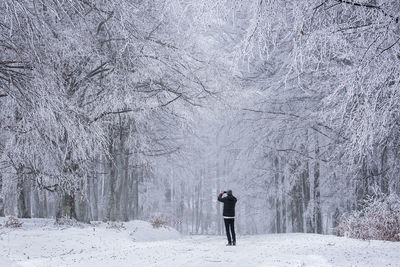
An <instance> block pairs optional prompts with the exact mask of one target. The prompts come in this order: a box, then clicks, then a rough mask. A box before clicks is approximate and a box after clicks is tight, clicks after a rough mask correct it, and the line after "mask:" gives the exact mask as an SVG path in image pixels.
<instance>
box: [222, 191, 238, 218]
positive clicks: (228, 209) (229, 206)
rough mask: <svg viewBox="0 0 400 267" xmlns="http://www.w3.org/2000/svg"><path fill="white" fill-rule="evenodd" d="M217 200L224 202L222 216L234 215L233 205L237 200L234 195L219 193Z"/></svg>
mask: <svg viewBox="0 0 400 267" xmlns="http://www.w3.org/2000/svg"><path fill="white" fill-rule="evenodd" d="M218 201H220V202H222V203H224V212H223V213H222V215H223V216H226V217H235V205H236V201H237V199H236V197H234V196H230V195H228V196H226V197H222V194H219V196H218Z"/></svg>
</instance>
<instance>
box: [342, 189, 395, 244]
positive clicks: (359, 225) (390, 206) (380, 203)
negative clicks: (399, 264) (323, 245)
mask: <svg viewBox="0 0 400 267" xmlns="http://www.w3.org/2000/svg"><path fill="white" fill-rule="evenodd" d="M336 233H337V235H339V236H349V237H352V238H359V239H368V240H369V239H377V240H388V241H400V198H399V196H397V195H394V194H392V195H390V196H387V197H384V198H375V199H371V200H369V201H368V202H367V205H366V206H365V208H364V209H362V210H361V211H356V212H354V213H353V214H352V215H350V216H349V217H348V218H343V220H342V222H341V223H340V224H339V226H338V228H337V232H336Z"/></svg>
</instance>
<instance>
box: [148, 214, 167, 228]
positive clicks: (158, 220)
mask: <svg viewBox="0 0 400 267" xmlns="http://www.w3.org/2000/svg"><path fill="white" fill-rule="evenodd" d="M151 225H152V226H153V228H160V227H166V226H167V222H166V221H165V220H163V219H162V218H161V217H157V218H155V219H154V220H152V221H151Z"/></svg>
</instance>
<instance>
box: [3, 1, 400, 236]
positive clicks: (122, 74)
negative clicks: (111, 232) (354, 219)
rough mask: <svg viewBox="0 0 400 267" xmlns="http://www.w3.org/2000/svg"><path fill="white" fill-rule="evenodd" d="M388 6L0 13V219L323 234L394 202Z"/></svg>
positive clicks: (95, 6)
mask: <svg viewBox="0 0 400 267" xmlns="http://www.w3.org/2000/svg"><path fill="white" fill-rule="evenodd" d="M399 11H400V3H398V1H394V0H392V1H390V0H388V1H379V0H359V1H352V0H349V1H346V0H299V1H277V0H269V1H266V0H259V1H240V0H234V1H232V0H220V1H211V0H199V1H189V0H170V1H167V0H135V1H129V0H118V1H105V0H93V1H90V0H60V1H44V0H40V1H28V0H17V1H12V0H4V1H2V2H1V3H0V12H1V14H3V16H2V17H1V18H0V51H1V52H0V107H1V112H0V191H1V194H0V216H4V215H16V216H18V217H21V218H29V217H53V218H65V217H67V218H74V219H77V220H79V221H84V222H89V221H97V220H104V221H117V220H118V221H127V220H132V219H138V218H140V219H150V220H152V219H154V218H157V217H158V218H161V219H162V220H165V221H166V222H167V223H168V224H170V225H172V226H174V227H176V228H177V229H179V230H181V231H182V232H184V233H192V234H200V233H202V234H206V233H208V234H211V233H212V234H215V233H218V234H221V233H222V232H223V226H222V218H221V212H222V211H221V206H220V204H219V203H218V202H217V201H216V197H217V194H218V192H219V191H220V190H221V189H232V190H233V193H234V195H235V196H237V197H238V199H239V202H238V206H237V219H236V220H237V227H238V232H240V233H242V234H257V233H268V232H275V233H281V232H311V233H333V232H334V229H335V227H337V226H338V225H339V223H340V222H342V221H343V219H344V217H348V216H349V215H350V214H351V213H353V212H355V211H359V210H361V209H363V207H364V205H365V203H366V201H367V200H369V199H370V198H373V197H383V196H388V195H390V194H393V195H397V196H398V195H399V194H400V180H399V177H398V173H399V167H400V165H399V160H398V159H399V152H400V151H399V149H400V146H399V141H400V139H399V126H400V125H399V115H400V113H399V103H400V99H399V77H400V75H399V74H400V73H399V70H400V65H399V64H398V63H399V61H400V50H399V48H400V26H399V25H400V24H399V17H398V16H397V14H399Z"/></svg>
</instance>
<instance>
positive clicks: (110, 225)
mask: <svg viewBox="0 0 400 267" xmlns="http://www.w3.org/2000/svg"><path fill="white" fill-rule="evenodd" d="M106 228H107V229H116V230H119V231H121V230H126V227H125V225H124V223H118V222H111V221H108V222H107V227H106Z"/></svg>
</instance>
